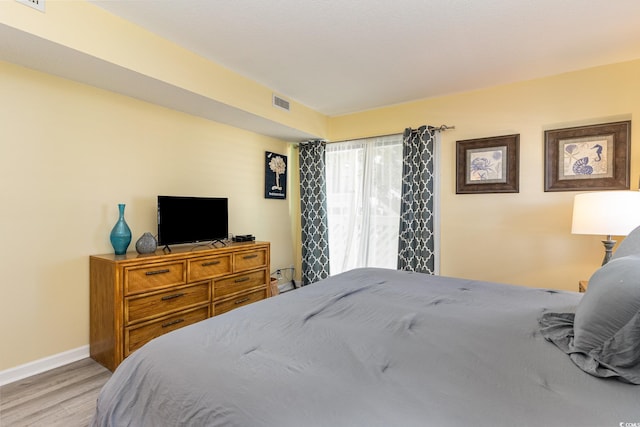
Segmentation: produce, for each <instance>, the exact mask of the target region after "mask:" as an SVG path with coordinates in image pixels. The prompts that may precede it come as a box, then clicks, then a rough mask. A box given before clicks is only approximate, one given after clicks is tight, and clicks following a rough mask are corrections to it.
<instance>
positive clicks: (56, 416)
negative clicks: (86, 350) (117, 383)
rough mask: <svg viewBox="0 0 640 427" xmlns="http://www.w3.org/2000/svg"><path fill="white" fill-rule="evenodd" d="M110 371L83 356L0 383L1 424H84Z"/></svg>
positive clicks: (8, 426)
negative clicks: (33, 373) (0, 384)
mask: <svg viewBox="0 0 640 427" xmlns="http://www.w3.org/2000/svg"><path fill="white" fill-rule="evenodd" d="M110 376H111V372H110V371H109V370H108V369H106V368H104V367H103V366H102V365H99V364H98V363H96V362H95V361H94V360H93V359H89V358H87V359H83V360H80V361H78V362H74V363H71V364H69V365H66V366H62V367H60V368H56V369H52V370H51V371H47V372H43V373H42V374H38V375H34V376H33V377H29V378H26V379H24V380H20V381H16V382H13V383H11V384H7V385H4V386H2V387H0V427H23V426H43V427H44V426H46V427H54V426H55V427H58V426H60V427H81V426H82V427H84V426H87V425H88V424H89V422H90V421H91V417H92V416H93V413H94V411H95V408H96V398H97V397H98V393H99V392H100V389H101V388H102V386H103V385H104V383H105V382H107V380H108V379H109V377H110Z"/></svg>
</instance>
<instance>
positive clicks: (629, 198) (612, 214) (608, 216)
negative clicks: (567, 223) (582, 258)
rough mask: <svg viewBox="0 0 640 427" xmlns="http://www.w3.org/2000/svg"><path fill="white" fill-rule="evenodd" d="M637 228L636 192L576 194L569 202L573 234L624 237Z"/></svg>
mask: <svg viewBox="0 0 640 427" xmlns="http://www.w3.org/2000/svg"><path fill="white" fill-rule="evenodd" d="M639 225H640V191H602V192H597V193H584V194H578V195H577V196H575V199H574V200H573V221H572V223H571V233H573V234H599V235H606V236H626V235H627V234H629V233H630V232H631V230H633V229H634V228H636V227H637V226H639Z"/></svg>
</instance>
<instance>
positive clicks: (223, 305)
mask: <svg viewBox="0 0 640 427" xmlns="http://www.w3.org/2000/svg"><path fill="white" fill-rule="evenodd" d="M266 297H267V290H266V289H258V290H257V291H253V292H250V293H248V294H244V295H238V296H236V297H235V298H232V299H229V300H225V301H220V302H217V303H215V304H214V305H213V315H214V316H217V315H218V314H222V313H226V312H227V311H231V310H233V309H234V308H238V307H242V306H243V305H247V304H251V303H253V302H256V301H260V300H262V299H265V298H266Z"/></svg>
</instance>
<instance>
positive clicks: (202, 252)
mask: <svg viewBox="0 0 640 427" xmlns="http://www.w3.org/2000/svg"><path fill="white" fill-rule="evenodd" d="M217 245H218V246H215V247H212V246H211V245H195V244H191V245H180V246H175V247H172V248H171V252H169V251H166V250H163V249H161V248H158V250H156V251H155V253H151V254H139V253H137V252H127V253H126V254H124V255H116V254H114V253H108V254H99V255H91V258H97V259H101V260H105V261H114V262H123V261H147V262H148V261H153V260H156V259H157V260H158V261H159V260H169V259H171V258H179V257H184V256H185V255H188V256H190V257H199V256H207V255H216V254H224V253H227V252H237V251H240V250H251V249H259V248H264V247H268V246H269V242H255V241H254V242H229V243H227V244H226V245H225V246H221V245H220V244H219V243H218V244H217Z"/></svg>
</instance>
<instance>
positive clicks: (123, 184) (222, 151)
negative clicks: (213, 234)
mask: <svg viewBox="0 0 640 427" xmlns="http://www.w3.org/2000/svg"><path fill="white" fill-rule="evenodd" d="M0 99H2V100H3V101H2V102H0V152H2V156H0V173H1V175H0V177H1V179H0V195H1V196H2V198H1V200H2V202H1V204H0V236H2V238H1V244H0V260H1V262H2V280H1V281H0V295H2V296H1V297H0V313H1V315H0V342H1V343H2V346H0V347H1V350H0V371H1V370H4V369H7V368H11V367H14V366H18V365H21V364H24V363H27V362H30V361H33V360H37V359H40V358H43V357H47V356H51V355H54V354H57V353H61V352H64V351H67V350H70V349H75V348H78V347H81V346H84V345H87V344H88V341H89V283H88V281H89V271H88V266H89V259H88V256H89V255H90V254H96V253H108V252H111V251H112V248H111V246H110V243H109V232H110V230H111V228H112V227H113V225H114V224H115V222H116V220H117V204H118V203H126V205H127V206H126V212H125V216H126V219H127V222H128V223H129V226H130V227H131V229H132V232H133V235H134V240H133V242H135V240H137V238H138V237H139V236H140V235H141V234H142V233H143V232H145V231H151V232H152V233H154V234H155V232H156V216H155V215H156V213H155V203H156V200H155V197H156V195H158V194H169V195H197V196H220V197H228V198H229V211H230V214H231V215H230V221H229V229H230V232H232V233H235V234H246V233H252V234H254V235H255V236H257V238H258V239H259V240H266V241H270V242H271V244H272V266H274V267H288V266H289V265H291V264H292V263H293V252H292V249H291V247H292V245H291V228H290V220H289V210H288V208H289V207H288V203H287V202H284V201H281V200H270V199H265V198H264V152H265V151H274V152H278V153H282V154H287V144H286V143H285V142H283V141H279V140H275V139H272V138H267V137H264V136H260V135H257V134H255V133H251V132H247V131H243V130H239V129H235V128H232V127H229V126H225V125H221V124H217V123H215V122H211V121H207V120H204V119H200V118H196V117H193V116H189V115H186V114H182V113H178V112H175V111H172V110H168V109H165V108H161V107H157V106H154V105H151V104H147V103H144V102H141V101H137V100H134V99H131V98H128V97H125V96H121V95H117V94H114V93H111V92H107V91H103V90H99V89H96V88H93V87H90V86H86V85H82V84H78V83H74V82H70V81H68V80H64V79H61V78H57V77H53V76H50V75H47V74H43V73H39V72H35V71H32V70H28V69H26V68H22V67H18V66H15V65H12V64H8V63H2V62H0ZM132 245H133V243H132ZM129 249H130V250H132V249H133V246H131V247H130V248H129Z"/></svg>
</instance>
